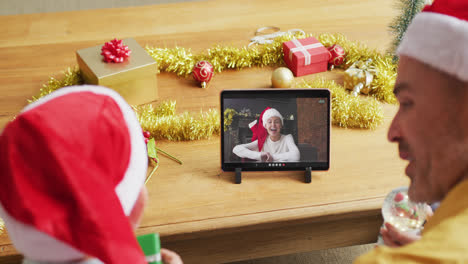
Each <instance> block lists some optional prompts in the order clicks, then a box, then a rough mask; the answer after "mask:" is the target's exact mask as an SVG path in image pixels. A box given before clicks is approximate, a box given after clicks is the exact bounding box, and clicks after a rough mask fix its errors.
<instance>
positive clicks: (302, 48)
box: [289, 39, 323, 65]
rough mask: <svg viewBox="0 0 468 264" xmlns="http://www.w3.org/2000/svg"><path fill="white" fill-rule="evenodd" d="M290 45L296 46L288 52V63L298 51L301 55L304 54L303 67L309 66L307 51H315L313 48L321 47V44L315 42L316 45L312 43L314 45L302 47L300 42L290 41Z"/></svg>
mask: <svg viewBox="0 0 468 264" xmlns="http://www.w3.org/2000/svg"><path fill="white" fill-rule="evenodd" d="M291 41H292V43H294V45H295V46H296V47H295V48H292V49H291V50H290V51H289V61H292V55H293V54H294V53H295V52H297V51H300V52H302V54H304V57H305V62H304V65H310V57H311V55H310V53H309V52H308V51H307V50H308V49H315V48H319V47H323V45H322V43H320V42H317V43H314V44H309V45H306V46H304V45H302V43H301V42H299V41H298V40H297V39H293V40H291Z"/></svg>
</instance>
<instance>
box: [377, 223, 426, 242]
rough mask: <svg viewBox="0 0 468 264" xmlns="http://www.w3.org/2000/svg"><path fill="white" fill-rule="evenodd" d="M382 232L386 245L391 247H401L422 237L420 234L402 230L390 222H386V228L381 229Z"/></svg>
mask: <svg viewBox="0 0 468 264" xmlns="http://www.w3.org/2000/svg"><path fill="white" fill-rule="evenodd" d="M380 234H381V235H382V239H383V241H384V243H385V245H386V246H389V247H401V246H404V245H406V244H409V243H411V242H414V241H417V240H419V239H421V236H420V235H416V234H408V233H404V232H401V231H400V230H398V229H397V228H396V227H394V226H393V225H391V224H389V223H385V228H381V229H380Z"/></svg>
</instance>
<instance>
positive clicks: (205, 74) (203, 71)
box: [192, 61, 213, 88]
mask: <svg viewBox="0 0 468 264" xmlns="http://www.w3.org/2000/svg"><path fill="white" fill-rule="evenodd" d="M192 72H193V78H194V79H195V80H197V81H199V82H201V86H202V88H205V87H206V84H207V83H208V82H209V81H210V80H211V77H213V65H211V63H209V62H207V61H199V62H197V64H195V66H194V67H193V71H192Z"/></svg>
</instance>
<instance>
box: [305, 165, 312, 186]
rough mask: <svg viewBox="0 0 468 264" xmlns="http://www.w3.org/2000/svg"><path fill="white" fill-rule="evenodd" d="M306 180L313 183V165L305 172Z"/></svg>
mask: <svg viewBox="0 0 468 264" xmlns="http://www.w3.org/2000/svg"><path fill="white" fill-rule="evenodd" d="M304 182H305V183H311V182H312V167H307V168H306V169H305V173H304Z"/></svg>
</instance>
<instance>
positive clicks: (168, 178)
mask: <svg viewBox="0 0 468 264" xmlns="http://www.w3.org/2000/svg"><path fill="white" fill-rule="evenodd" d="M393 2H394V1H392V0H361V1H348V0H328V1H325V0H323V1H310V0H289V1H270V0H238V1H230V0H216V1H201V2H187V3H178V4H166V5H154V6H144V7H133V8H120V9H101V10H89V11H77V12H63V13H48V14H32V15H15V16H1V17H0V25H2V26H1V27H0V58H1V59H0V129H1V128H3V127H4V126H5V124H6V122H8V120H11V119H12V118H13V116H14V115H15V114H16V113H17V112H18V111H20V110H21V109H22V108H23V107H24V106H25V105H26V104H27V99H29V98H31V96H33V95H36V94H37V93H38V91H39V89H40V88H41V85H42V84H43V83H45V82H46V81H47V80H48V78H49V76H58V77H60V72H61V71H63V70H65V69H66V68H67V67H69V66H75V65H77V63H76V58H75V51H76V50H78V49H82V48H86V47H90V46H95V45H99V44H102V43H104V42H105V41H108V40H110V39H113V38H127V37H134V38H135V39H136V40H137V41H138V42H139V43H140V44H141V45H142V46H145V45H149V46H155V47H174V46H176V45H178V46H183V47H190V48H192V49H193V50H194V51H201V50H204V49H207V48H210V47H212V46H213V45H214V44H222V45H233V46H236V47H242V46H245V45H247V44H248V43H249V39H250V38H251V37H252V36H253V34H254V32H255V30H256V29H257V28H260V27H263V26H277V27H280V28H281V29H282V30H288V29H294V28H300V29H303V30H304V31H306V32H309V33H321V32H340V33H343V34H345V35H346V36H348V38H350V39H351V40H359V41H362V42H363V43H365V44H367V45H369V46H370V47H372V48H376V49H379V50H381V51H385V50H386V49H387V48H388V46H389V44H390V42H391V36H390V35H389V33H388V27H387V26H388V24H389V23H390V22H391V20H392V19H393V18H394V17H395V16H396V15H397V11H396V10H394V6H393ZM273 69H274V68H270V67H265V68H252V69H245V70H241V71H237V70H229V71H225V72H223V73H220V74H216V75H215V77H214V78H213V80H212V82H211V83H210V86H209V88H208V89H201V88H198V86H197V85H196V83H195V82H194V81H192V80H191V78H183V77H176V76H175V75H173V74H168V73H162V74H159V75H158V89H159V95H160V101H162V100H167V99H172V100H176V101H177V104H178V110H179V111H180V112H182V111H191V112H198V111H200V109H202V110H207V109H209V108H219V92H220V91H221V90H223V89H238V88H242V89H243V88H245V89H253V88H266V87H270V76H271V72H272V70H273ZM317 76H323V77H325V78H331V79H335V80H337V81H338V82H340V81H342V73H340V72H332V73H330V72H328V73H322V74H316V75H309V76H305V77H304V78H305V79H313V78H315V77H317ZM383 107H384V111H385V116H386V118H385V124H384V125H382V126H380V127H379V128H378V129H376V130H372V131H371V130H353V129H341V128H337V127H333V129H332V139H331V140H332V141H331V168H330V170H329V171H327V172H314V173H313V176H312V183H311V184H305V183H303V172H263V173H258V172H256V173H244V174H243V176H244V179H243V183H242V184H241V185H236V184H233V180H234V175H233V173H224V172H222V171H221V169H220V138H219V137H218V136H215V137H213V138H212V139H209V140H201V141H191V142H168V141H160V142H158V146H159V147H160V148H162V149H164V150H166V151H168V152H170V153H172V154H174V155H176V156H177V157H179V158H181V159H182V160H183V161H184V165H182V166H181V165H178V164H176V163H175V162H172V161H171V160H169V159H167V158H164V157H163V158H161V166H160V168H159V169H158V171H157V174H156V175H155V176H154V177H153V178H152V180H151V181H150V182H149V183H148V189H149V196H150V201H149V205H148V207H147V208H146V211H145V215H144V219H143V222H142V226H141V227H140V228H139V229H138V230H137V234H143V233H149V232H159V233H160V234H161V236H162V245H163V246H164V247H168V248H171V249H174V250H176V251H178V252H179V253H180V254H181V255H182V257H183V258H184V260H185V261H186V263H221V262H229V261H236V260H243V259H251V258H259V257H265V256H273V255H281V254H289V253H294V252H303V251H310V250H315V249H323V248H331V247H340V246H348V245H356V244H363V243H370V242H374V241H375V240H376V237H377V234H378V227H379V225H380V224H381V221H382V220H381V216H380V207H381V204H382V201H383V198H384V197H385V195H386V194H387V193H388V192H389V191H390V190H391V189H393V188H395V187H398V186H402V185H406V184H407V183H408V181H407V179H406V177H404V175H403V170H404V166H405V163H404V162H403V161H401V160H399V158H398V155H397V147H396V145H394V144H391V143H389V142H388V141H387V140H386V132H387V128H388V126H389V124H390V120H391V118H392V117H393V115H394V114H395V112H396V106H394V105H384V106H383ZM14 254H17V252H16V251H15V250H14V248H13V247H12V245H11V242H10V240H9V239H8V237H7V235H2V236H0V256H3V260H4V261H5V262H8V261H11V260H12V258H11V257H10V256H11V255H14Z"/></svg>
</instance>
